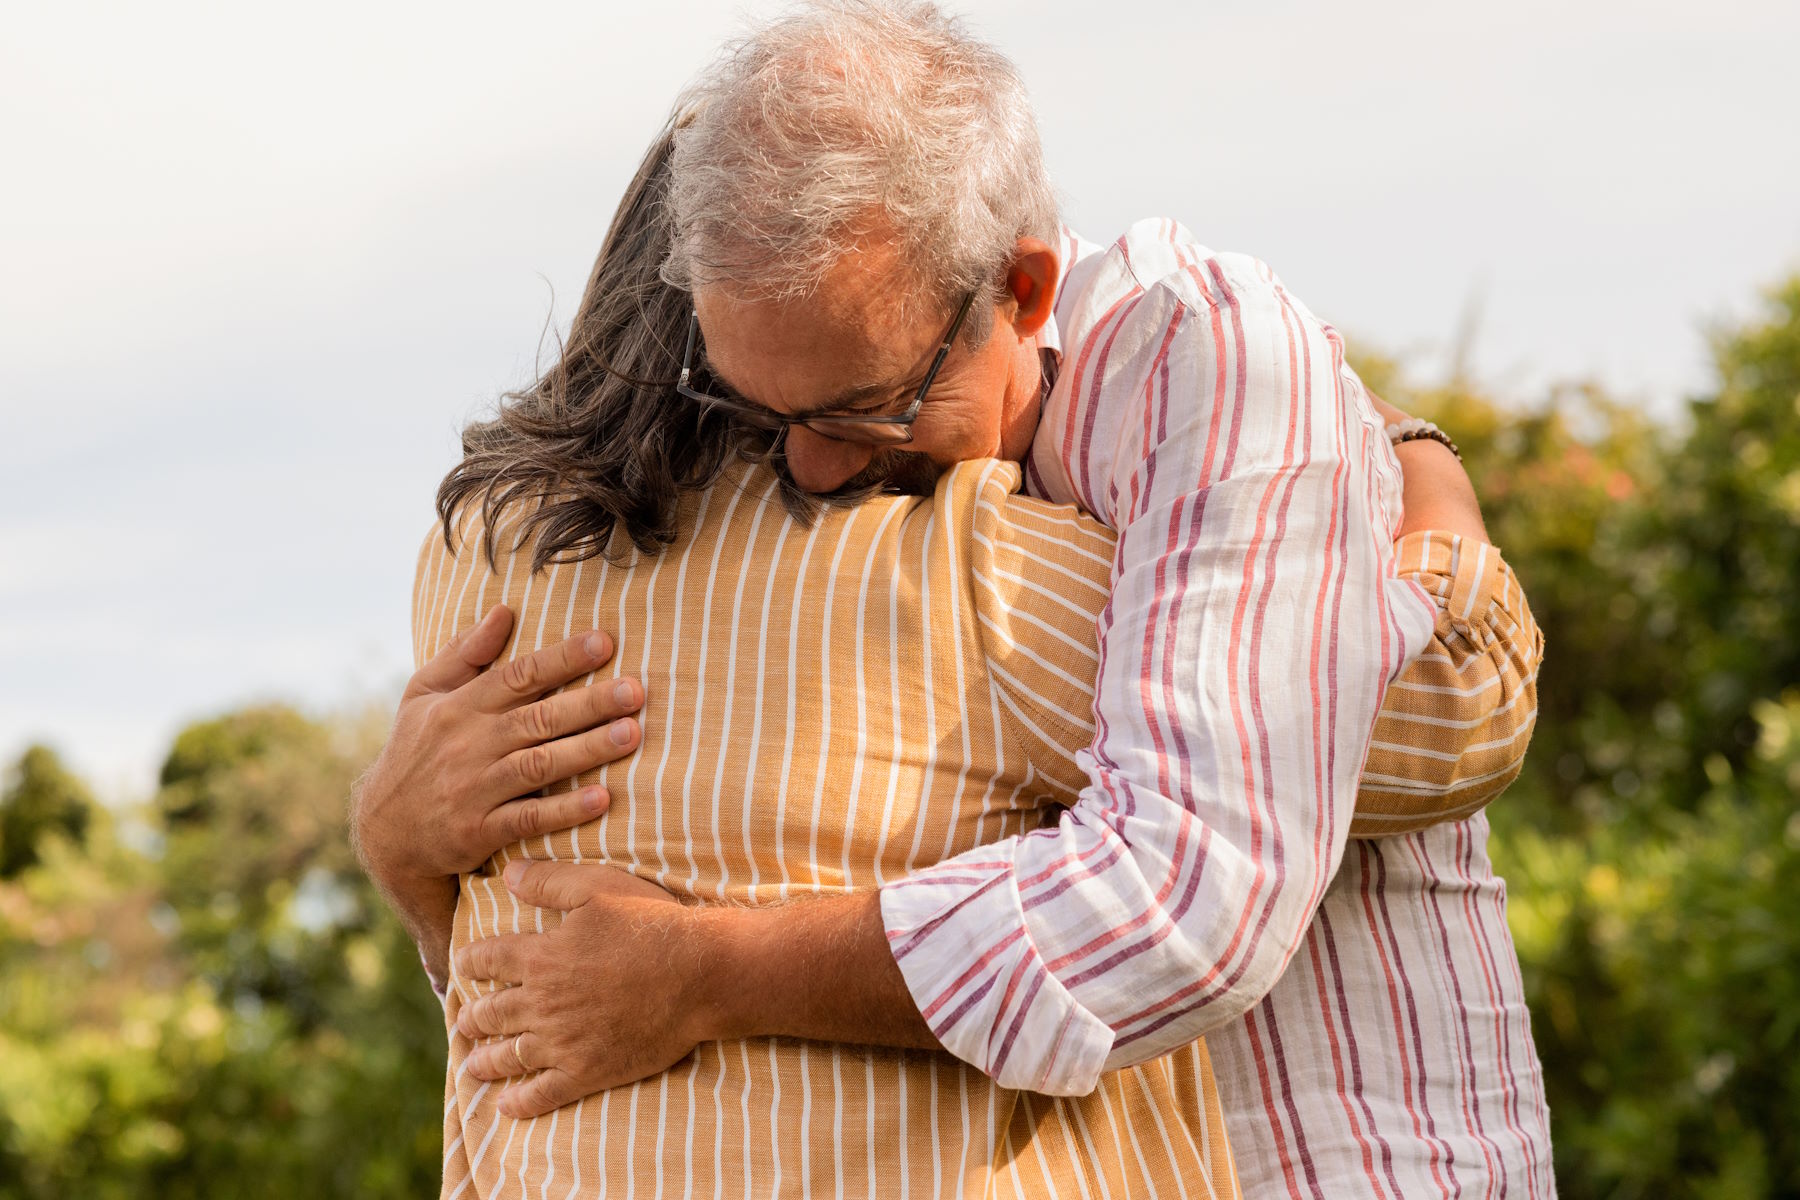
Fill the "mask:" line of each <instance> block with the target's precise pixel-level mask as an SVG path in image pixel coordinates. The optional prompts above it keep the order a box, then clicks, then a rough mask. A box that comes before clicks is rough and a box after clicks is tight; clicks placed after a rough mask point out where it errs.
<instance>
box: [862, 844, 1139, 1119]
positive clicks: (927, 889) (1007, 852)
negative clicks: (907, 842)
mask: <svg viewBox="0 0 1800 1200" xmlns="http://www.w3.org/2000/svg"><path fill="white" fill-rule="evenodd" d="M1017 846H1018V839H1017V838H1016V837H1015V838H1007V839H1006V840H1005V841H1002V842H996V843H994V844H992V845H987V846H982V847H980V848H979V849H977V850H974V851H971V852H970V853H969V854H968V855H965V856H963V857H964V858H974V857H977V856H978V858H979V861H976V862H964V861H962V859H961V858H957V859H950V860H948V861H945V862H942V863H938V864H937V865H936V866H932V867H927V868H925V869H923V870H921V871H917V872H914V873H913V874H911V875H909V876H907V877H906V878H905V879H900V880H896V881H894V882H892V883H889V884H887V885H886V886H884V887H883V888H882V889H881V916H882V923H883V925H884V926H885V928H886V930H887V937H888V948H889V949H890V950H892V951H893V954H894V961H895V962H896V963H898V964H899V966H900V973H901V975H902V976H903V977H904V978H905V979H906V987H907V990H908V991H909V992H911V994H912V998H913V1003H914V1004H915V1005H917V1006H918V1009H919V1013H920V1015H921V1016H923V1017H924V1018H925V1023H926V1024H927V1025H928V1026H930V1028H931V1032H932V1033H933V1034H934V1035H936V1037H937V1039H938V1041H940V1042H942V1043H943V1045H944V1049H946V1050H948V1051H949V1052H950V1053H951V1054H954V1055H955V1056H956V1057H958V1058H960V1059H962V1060H963V1061H964V1062H966V1063H969V1064H970V1065H971V1066H973V1067H975V1068H976V1069H978V1070H979V1071H981V1072H982V1073H983V1074H985V1075H988V1076H990V1077H992V1078H993V1079H994V1081H995V1082H997V1083H998V1084H1000V1086H1002V1087H1008V1088H1016V1089H1019V1090H1023V1091H1032V1092H1041V1093H1043V1094H1045V1095H1049V1096H1085V1095H1087V1094H1088V1093H1089V1092H1092V1091H1093V1090H1094V1089H1095V1088H1096V1087H1098V1086H1099V1084H1100V1076H1101V1074H1102V1072H1103V1071H1104V1069H1105V1065H1106V1059H1107V1055H1108V1054H1109V1053H1111V1051H1112V1046H1113V1040H1114V1035H1113V1031H1112V1029H1111V1027H1109V1026H1108V1025H1107V1024H1106V1022H1104V1021H1102V1020H1101V1019H1100V1018H1099V1017H1097V1016H1095V1015H1094V1014H1093V1013H1091V1012H1089V1011H1088V1010H1087V1009H1086V1008H1084V1007H1082V1005H1081V1004H1080V1003H1079V1002H1078V1001H1077V1000H1076V999H1075V997H1074V996H1073V995H1072V994H1070V992H1069V990H1068V989H1067V988H1065V987H1064V986H1063V985H1062V983H1061V982H1059V981H1058V980H1057V978H1056V976H1055V975H1053V974H1052V973H1051V972H1050V970H1049V969H1048V968H1047V967H1046V966H1045V965H1044V960H1043V958H1042V957H1041V956H1040V955H1039V953H1038V948H1037V946H1036V944H1035V943H1034V942H1033V941H1032V938H1031V931H1030V929H1029V927H1028V926H1027V924H1026V921H1025V914H1024V911H1023V910H1022V909H1021V908H1020V906H1019V893H1018V889H1017V887H1015V886H1014V880H1013V854H1014V852H1015V851H1016V849H1017Z"/></svg>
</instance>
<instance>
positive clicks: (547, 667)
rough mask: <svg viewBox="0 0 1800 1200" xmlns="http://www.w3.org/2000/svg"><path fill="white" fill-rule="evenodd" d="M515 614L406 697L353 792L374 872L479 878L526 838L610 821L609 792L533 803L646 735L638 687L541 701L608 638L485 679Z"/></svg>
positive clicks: (501, 616) (431, 666) (413, 685)
mask: <svg viewBox="0 0 1800 1200" xmlns="http://www.w3.org/2000/svg"><path fill="white" fill-rule="evenodd" d="M511 628H512V613H511V611H510V610H509V609H507V608H506V607H505V606H504V605H501V606H496V607H495V608H493V609H492V610H490V611H489V612H488V614H487V616H485V617H483V618H482V620H481V622H480V623H479V624H477V625H476V626H475V627H474V628H473V629H471V630H469V632H468V633H466V634H464V635H463V636H462V637H460V638H458V639H457V640H456V641H454V642H452V643H450V645H448V646H446V647H444V649H443V650H442V651H441V652H440V653H439V654H438V656H437V657H436V658H434V659H432V660H431V661H430V662H428V663H426V664H425V665H424V666H423V667H421V668H420V669H419V671H418V672H417V673H416V674H415V675H414V676H413V677H412V679H411V680H410V681H409V682H408V683H407V685H406V692H405V694H404V695H402V696H401V698H400V709H399V711H398V712H397V713H396V714H395V716H394V729H393V732H392V733H391V734H390V735H389V737H388V742H387V745H386V746H385V747H383V749H382V751H381V756H380V757H379V758H378V759H376V760H375V765H374V766H373V767H371V768H370V769H369V773H368V774H367V775H366V776H365V777H364V778H363V781H362V783H361V785H360V786H359V788H358V789H357V796H356V804H355V809H354V812H353V814H352V818H351V819H352V823H353V828H354V831H355V834H356V839H357V844H358V847H359V849H360V852H361V854H362V856H363V860H364V862H365V863H366V864H369V865H370V866H371V869H375V868H385V869H388V870H392V871H394V872H395V873H399V874H408V875H414V876H422V877H427V878H436V877H442V876H451V875H457V874H460V873H462V872H465V871H473V870H474V869H475V868H476V867H479V866H480V865H481V864H482V863H484V862H486V861H487V860H488V858H489V857H491V856H492V855H493V854H494V853H495V852H496V851H498V850H499V849H501V848H502V847H504V846H507V845H510V844H511V843H513V842H516V841H518V840H519V839H521V838H527V837H535V836H538V835H540V834H545V833H554V832H556V831H558V830H562V829H570V828H573V827H574V826H576V825H580V824H581V823H583V822H584V821H589V820H592V819H593V818H594V817H596V816H598V815H599V814H600V813H602V812H604V811H605V809H606V804H607V795H606V790H605V789H604V788H599V787H593V788H587V789H585V790H583V791H579V792H564V793H560V794H558V795H554V796H547V797H535V796H532V795H531V793H533V792H536V791H537V790H538V789H540V788H543V787H546V786H548V785H550V784H553V783H556V782H559V781H562V780H568V779H572V778H574V777H575V776H576V775H579V774H580V773H582V772H583V771H588V770H592V769H593V768H595V767H598V766H600V765H602V764H604V763H609V762H611V761H613V760H614V759H617V758H622V757H624V756H625V755H626V754H629V753H630V752H631V751H632V750H633V749H635V748H636V747H637V744H638V740H639V736H640V732H641V731H640V730H639V728H638V723H637V722H636V721H635V720H633V719H632V718H631V717H630V716H629V715H627V714H630V713H634V712H636V711H637V710H638V709H639V708H640V707H641V706H642V705H643V702H644V693H643V688H642V686H641V685H639V683H638V682H637V681H636V680H635V679H617V680H601V681H598V682H595V683H593V684H590V685H589V686H587V687H583V688H576V689H574V690H572V691H567V692H562V693H559V694H557V695H553V696H550V695H546V693H549V692H551V691H553V690H554V689H556V688H558V687H561V686H562V685H564V684H566V683H570V682H572V681H574V680H576V679H579V678H580V677H581V676H583V675H586V674H588V673H589V672H591V671H595V670H598V669H599V668H600V667H603V666H605V665H606V663H607V662H608V660H610V659H611V658H612V653H613V645H612V639H611V638H610V637H608V636H607V635H606V634H604V633H599V632H594V633H586V634H581V635H579V636H576V637H572V638H570V639H568V640H567V641H564V642H560V643H558V644H557V645H554V646H550V647H547V648H545V649H543V650H539V651H537V652H536V653H534V654H529V655H525V656H524V657H521V658H516V659H514V660H512V661H511V662H508V663H507V664H505V665H504V666H502V667H500V668H498V669H496V670H493V671H486V672H483V671H482V668H483V667H484V666H486V665H487V664H488V663H489V662H491V661H492V660H493V658H494V656H495V655H497V654H498V653H499V652H500V650H501V648H502V647H503V646H505V644H506V635H507V632H508V631H509V630H510V629H511Z"/></svg>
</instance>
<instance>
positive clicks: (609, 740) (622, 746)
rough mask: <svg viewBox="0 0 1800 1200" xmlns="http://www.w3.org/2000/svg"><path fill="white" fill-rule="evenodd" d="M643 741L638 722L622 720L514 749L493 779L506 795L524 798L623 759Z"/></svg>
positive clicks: (494, 769)
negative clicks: (569, 735) (531, 793)
mask: <svg viewBox="0 0 1800 1200" xmlns="http://www.w3.org/2000/svg"><path fill="white" fill-rule="evenodd" d="M641 740H643V729H642V728H641V727H640V726H639V725H638V723H637V721H636V720H634V719H633V718H631V717H621V718H620V719H619V720H617V721H614V722H613V723H612V724H610V725H603V726H601V727H600V728H598V729H590V730H588V731H587V732H586V733H578V734H575V735H574V736H572V737H566V738H559V739H557V740H556V741H554V742H545V743H544V744H542V745H539V746H526V747H525V748H524V749H522V750H515V751H513V752H512V753H511V754H509V755H507V756H506V757H505V758H503V759H501V760H500V761H499V762H498V763H496V764H495V765H494V767H493V768H492V769H493V771H494V772H496V773H497V774H496V775H495V776H494V777H493V778H494V780H495V781H496V782H497V784H498V786H499V787H500V788H501V789H502V791H503V793H504V794H505V795H508V796H523V795H525V794H526V793H527V792H535V791H537V790H538V789H539V788H541V787H549V786H550V785H551V784H553V783H557V782H559V781H561V780H564V779H573V778H574V777H575V776H577V775H579V774H581V773H582V772H583V771H591V770H593V769H594V768H595V767H598V766H602V765H604V764H606V763H609V762H612V761H613V760H614V759H619V758H624V757H625V756H626V755H627V754H630V753H631V752H632V751H633V750H636V749H637V747H638V743H639V742H640V741H641Z"/></svg>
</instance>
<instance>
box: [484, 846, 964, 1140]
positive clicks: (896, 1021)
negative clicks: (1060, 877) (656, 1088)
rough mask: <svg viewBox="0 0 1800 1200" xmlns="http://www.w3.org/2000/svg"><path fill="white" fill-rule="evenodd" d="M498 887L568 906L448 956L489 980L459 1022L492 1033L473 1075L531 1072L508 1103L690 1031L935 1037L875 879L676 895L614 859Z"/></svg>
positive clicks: (620, 1068)
mask: <svg viewBox="0 0 1800 1200" xmlns="http://www.w3.org/2000/svg"><path fill="white" fill-rule="evenodd" d="M506 885H507V887H508V888H509V889H511V891H512V893H513V895H515V896H517V897H518V898H519V899H520V900H521V901H523V902H524V903H526V904H534V905H537V906H538V907H539V908H553V909H557V910H560V911H562V912H563V913H565V914H566V915H565V916H564V917H563V922H562V925H561V926H559V927H558V928H556V929H552V930H550V931H549V932H546V933H522V934H504V935H501V936H499V937H492V938H483V939H481V940H480V941H477V942H475V943H474V944H472V945H470V946H468V947H467V948H465V949H464V950H463V951H462V952H461V954H459V955H458V957H457V966H458V967H459V968H460V974H461V976H462V978H463V980H464V981H465V982H467V983H470V984H472V985H474V987H475V989H476V990H477V991H486V992H487V994H483V995H480V996H478V997H477V998H476V999H475V1000H474V1001H473V1002H471V1003H469V1004H467V1005H465V1006H464V1007H463V1010H462V1011H461V1012H460V1013H459V1014H458V1015H457V1021H456V1027H457V1030H458V1032H460V1033H462V1034H463V1035H464V1036H465V1037H469V1038H493V1039H495V1040H493V1041H491V1042H488V1043H487V1044H485V1045H479V1046H476V1047H475V1048H474V1049H473V1050H472V1051H470V1053H469V1057H468V1062H467V1067H468V1071H469V1073H470V1074H471V1075H474V1076H475V1077H476V1078H477V1079H482V1080H487V1081H490V1082H492V1081H498V1080H502V1079H516V1078H518V1077H519V1076H521V1075H529V1076H530V1078H528V1079H527V1080H526V1081H525V1082H524V1083H522V1084H518V1085H515V1086H513V1087H510V1088H508V1089H507V1090H506V1091H505V1092H503V1093H501V1096H500V1111H501V1112H502V1113H504V1114H506V1115H507V1116H510V1117H535V1116H540V1115H542V1114H544V1113H547V1112H549V1111H550V1110H551V1109H553V1108H560V1107H561V1106H563V1105H565V1104H572V1103H574V1101H576V1100H577V1099H579V1098H580V1097H582V1096H586V1095H589V1094H591V1093H593V1092H596V1091H599V1090H602V1089H605V1088H611V1087H618V1086H620V1085H622V1084H627V1083H632V1082H634V1081H636V1080H639V1079H643V1078H645V1077H647V1076H650V1075H654V1074H656V1073H658V1072H660V1071H666V1070H668V1069H669V1068H670V1067H671V1066H673V1065H675V1064H676V1063H678V1062H680V1061H681V1060H682V1059H683V1058H684V1057H686V1055H687V1053H688V1051H690V1050H692V1049H693V1048H694V1047H695V1046H697V1045H699V1044H700V1043H701V1042H710V1041H719V1040H725V1039H731V1038H748V1037H797V1038H809V1039H812V1040H814V1041H824V1042H859V1043H864V1044H868V1045H875V1046H896V1047H904V1048H912V1049H922V1050H937V1049H940V1048H941V1047H939V1045H938V1042H937V1039H936V1038H934V1037H933V1036H932V1035H931V1029H930V1028H929V1027H928V1026H927V1025H926V1024H925V1020H924V1018H923V1017H921V1016H920V1015H919V1011H918V1009H917V1008H916V1007H915V1006H914V1005H913V999H912V995H911V994H910V993H909V992H908V991H907V990H906V980H905V978H904V977H902V976H901V974H900V968H899V967H898V966H897V965H895V963H894V956H893V953H892V952H891V951H890V950H889V949H888V942H887V935H886V933H885V932H884V931H883V929H882V924H881V898H880V895H879V894H878V893H877V892H875V891H865V892H851V893H846V894H843V895H837V896H823V897H817V898H809V899H804V900H795V901H792V902H790V903H786V904H775V905H770V906H767V907H763V908H745V907H740V906H737V905H728V904H718V905H706V906H700V905H683V904H677V903H672V901H673V899H674V898H673V897H672V896H670V895H669V894H668V893H667V892H665V891H663V890H662V889H661V888H659V887H657V886H656V885H655V884H652V883H649V882H646V881H645V880H642V879H639V878H637V877H636V876H635V875H631V874H630V873H628V872H625V871H621V870H619V869H618V868H616V867H607V866H600V865H597V864H592V863H540V862H534V863H526V862H513V863H510V864H508V866H507V868H506ZM495 984H513V985H516V986H512V987H504V988H502V989H501V990H499V991H488V990H487V989H489V988H491V987H492V986H493V985H495ZM534 1072H535V1074H534Z"/></svg>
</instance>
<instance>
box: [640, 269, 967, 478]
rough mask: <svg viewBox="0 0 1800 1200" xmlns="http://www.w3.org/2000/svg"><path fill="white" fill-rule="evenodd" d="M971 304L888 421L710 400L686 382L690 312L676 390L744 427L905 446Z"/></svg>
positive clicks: (694, 327)
mask: <svg viewBox="0 0 1800 1200" xmlns="http://www.w3.org/2000/svg"><path fill="white" fill-rule="evenodd" d="M974 303H975V293H974V292H970V293H969V294H968V295H967V296H965V297H964V298H963V302H962V306H961V307H960V308H958V309H957V310H956V319H955V320H953V321H951V322H950V331H949V332H948V333H946V334H944V340H943V342H942V343H940V344H939V346H938V348H937V355H936V357H934V358H933V359H932V360H931V369H930V370H928V371H926V372H925V380H924V382H923V383H921V384H919V390H918V392H917V393H916V394H915V395H914V396H913V401H912V403H911V404H910V405H908V406H907V409H906V411H905V412H903V413H896V414H895V415H893V416H890V417H871V416H863V415H860V414H851V413H829V414H825V415H823V416H816V417H790V416H788V415H786V414H785V413H778V412H775V411H773V410H772V409H767V408H762V407H760V406H758V405H755V404H745V403H742V402H740V401H737V400H729V399H727V398H725V397H724V396H714V395H711V394H709V393H707V392H701V391H696V390H695V389H694V388H692V387H690V386H688V379H689V377H690V376H691V375H692V373H693V367H694V345H695V343H696V342H698V341H699V338H700V314H699V313H697V312H691V311H690V312H689V313H688V333H687V349H686V350H684V351H682V354H681V375H680V377H679V378H678V379H677V380H676V382H675V390H676V391H677V392H679V393H680V394H681V395H683V396H686V397H687V398H688V399H689V400H694V401H697V402H699V403H701V404H704V405H707V406H708V407H711V408H716V409H720V410H722V411H724V412H727V413H730V414H731V415H733V416H735V417H738V418H739V419H741V420H743V421H744V422H745V423H746V424H749V425H752V426H755V427H756V428H758V429H766V430H769V431H770V432H773V433H785V432H786V431H787V429H788V428H789V426H793V425H804V426H806V427H807V428H808V429H810V430H811V431H812V432H814V433H816V434H818V435H819V436H820V437H828V438H831V439H832V440H834V441H839V442H856V443H859V444H863V445H903V444H905V443H907V442H910V441H912V439H913V432H912V426H913V422H914V421H916V420H918V419H919V409H920V408H922V407H923V406H924V404H925V394H926V393H927V392H929V391H930V390H931V384H932V381H933V380H935V379H936V378H937V376H938V371H939V369H940V368H942V367H943V365H944V359H946V358H948V357H949V355H950V347H951V346H953V345H955V344H956V335H957V334H958V333H960V332H961V331H962V326H963V319H964V318H966V317H967V316H968V315H969V309H970V308H971V307H973V305H974Z"/></svg>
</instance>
